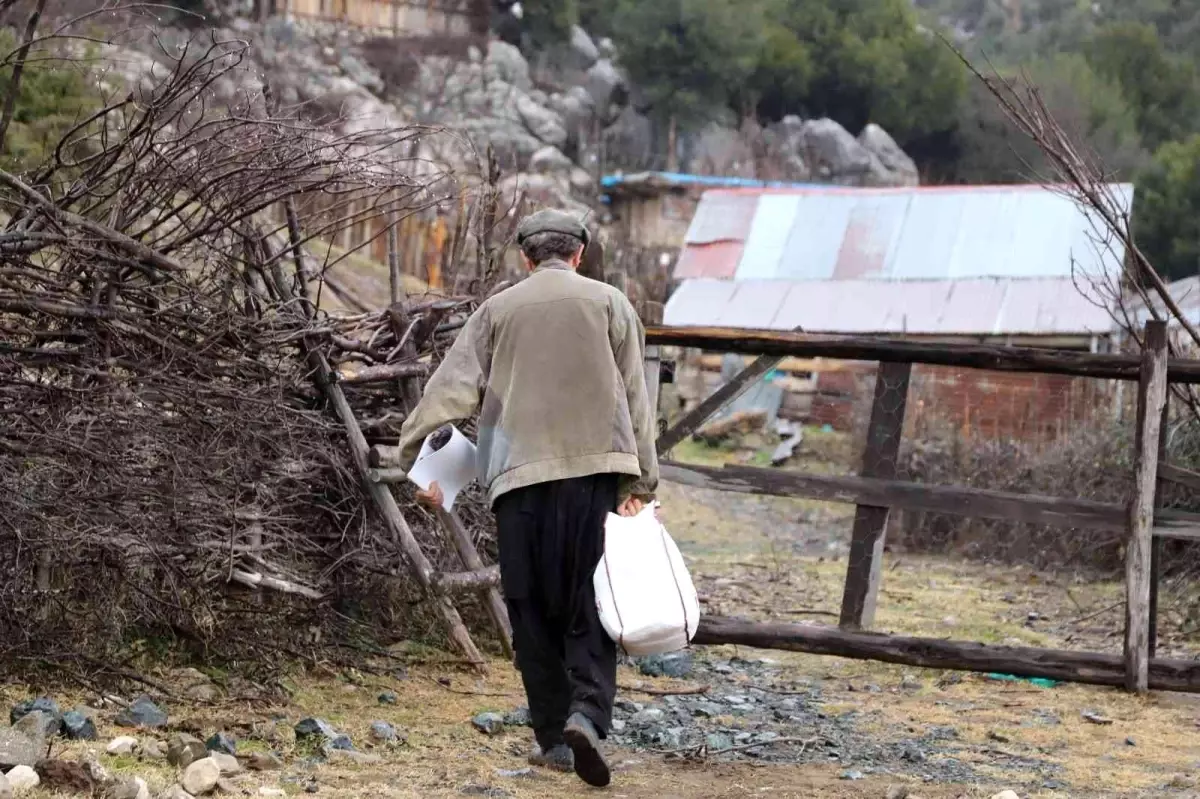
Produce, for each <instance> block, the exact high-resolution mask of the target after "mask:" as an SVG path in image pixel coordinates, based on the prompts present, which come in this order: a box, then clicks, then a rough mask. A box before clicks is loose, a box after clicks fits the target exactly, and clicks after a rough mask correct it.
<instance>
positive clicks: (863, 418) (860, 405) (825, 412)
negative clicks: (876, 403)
mask: <svg viewBox="0 0 1200 799" xmlns="http://www.w3.org/2000/svg"><path fill="white" fill-rule="evenodd" d="M817 391H818V393H817V396H816V397H814V399H813V406H812V413H811V416H810V419H809V422H810V423H811V424H818V425H823V424H829V425H832V426H833V428H834V429H835V430H840V431H846V432H855V433H859V432H862V431H864V430H865V425H866V423H867V420H868V419H869V418H870V409H871V401H872V399H873V397H874V391H875V367H874V366H873V365H866V364H864V365H863V366H862V368H861V369H854V370H848V371H843V372H830V373H825V374H822V375H821V376H820V377H819V378H818V381H817ZM1112 392H1113V385H1112V383H1111V382H1110V381H1102V380H1091V379H1088V378H1077V377H1064V376H1061V375H1041V374H1027V373H1023V372H991V371H979V370H974V369H958V368H952V367H944V366H927V365H924V364H916V365H914V366H913V373H912V379H911V385H910V387H909V394H908V412H907V414H906V416H905V428H906V429H905V435H906V436H918V437H919V436H922V435H925V434H928V433H929V432H931V431H932V430H934V429H935V428H940V429H942V430H945V429H946V428H947V427H950V428H951V429H955V430H956V432H958V433H959V434H960V435H962V436H963V437H965V438H975V437H979V438H990V439H1005V440H1017V441H1023V442H1026V443H1031V444H1048V443H1052V442H1054V441H1056V440H1058V439H1059V438H1060V437H1061V436H1062V435H1063V434H1064V433H1066V432H1068V431H1069V430H1071V429H1072V428H1073V427H1075V426H1077V425H1083V424H1091V423H1094V422H1095V421H1096V420H1097V419H1104V420H1107V419H1109V418H1110V416H1111V414H1112V413H1113V401H1114V400H1113V394H1112Z"/></svg>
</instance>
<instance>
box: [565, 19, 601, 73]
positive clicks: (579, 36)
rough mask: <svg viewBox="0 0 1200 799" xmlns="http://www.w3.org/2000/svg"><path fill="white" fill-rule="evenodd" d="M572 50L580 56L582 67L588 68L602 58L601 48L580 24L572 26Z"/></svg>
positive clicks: (579, 61)
mask: <svg viewBox="0 0 1200 799" xmlns="http://www.w3.org/2000/svg"><path fill="white" fill-rule="evenodd" d="M571 50H572V51H573V52H574V54H575V55H576V56H577V58H578V64H579V66H580V68H581V69H587V68H589V67H591V66H592V65H593V64H595V63H596V62H597V61H599V60H600V48H598V47H596V43H595V42H593V41H592V37H591V36H588V32H587V31H585V30H584V29H583V28H581V27H579V26H578V25H573V26H572V27H571Z"/></svg>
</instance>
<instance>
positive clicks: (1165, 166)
mask: <svg viewBox="0 0 1200 799" xmlns="http://www.w3.org/2000/svg"><path fill="white" fill-rule="evenodd" d="M1134 233H1135V235H1136V238H1137V242H1138V246H1140V247H1141V249H1142V251H1143V252H1144V253H1145V254H1146V257H1147V258H1149V259H1150V263H1152V264H1154V267H1155V268H1156V269H1157V270H1158V271H1159V273H1160V274H1162V275H1163V276H1164V277H1166V278H1168V279H1171V280H1178V279H1179V278H1183V277H1189V276H1191V275H1195V274H1198V273H1200V134H1192V135H1191V136H1189V137H1188V138H1187V139H1185V140H1183V141H1178V142H1168V143H1167V144H1164V145H1163V146H1162V147H1160V148H1159V150H1158V152H1156V153H1155V154H1154V163H1153V165H1152V166H1151V167H1150V168H1149V169H1147V170H1146V173H1145V174H1144V175H1143V177H1142V179H1141V181H1140V182H1139V184H1138V193H1137V198H1136V201H1135V208H1134Z"/></svg>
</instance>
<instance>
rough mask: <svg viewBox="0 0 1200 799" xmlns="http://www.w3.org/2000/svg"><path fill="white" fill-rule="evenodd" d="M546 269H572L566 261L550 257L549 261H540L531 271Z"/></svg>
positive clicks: (568, 270)
mask: <svg viewBox="0 0 1200 799" xmlns="http://www.w3.org/2000/svg"><path fill="white" fill-rule="evenodd" d="M547 269H558V270H563V271H567V272H570V271H572V270H571V265H570V264H569V263H567V262H566V261H560V260H558V259H557V258H551V259H550V260H549V261H542V262H541V263H540V264H538V267H537V269H534V270H533V271H534V272H535V273H537V272H544V271H546V270H547Z"/></svg>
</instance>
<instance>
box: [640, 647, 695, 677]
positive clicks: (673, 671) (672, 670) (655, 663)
mask: <svg viewBox="0 0 1200 799" xmlns="http://www.w3.org/2000/svg"><path fill="white" fill-rule="evenodd" d="M692 667H693V661H692V655H691V653H690V652H672V653H671V654H669V655H651V656H650V657H644V658H641V659H640V660H638V671H640V672H641V673H642V674H644V675H646V676H647V677H674V678H675V679H683V678H685V677H688V676H689V675H691V673H692Z"/></svg>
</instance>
